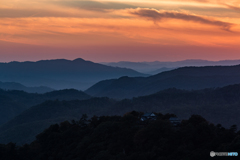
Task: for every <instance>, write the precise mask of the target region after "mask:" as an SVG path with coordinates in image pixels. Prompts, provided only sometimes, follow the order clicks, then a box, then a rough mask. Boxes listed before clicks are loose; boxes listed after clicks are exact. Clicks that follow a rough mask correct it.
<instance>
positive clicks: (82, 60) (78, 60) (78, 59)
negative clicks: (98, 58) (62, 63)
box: [73, 58, 86, 62]
mask: <svg viewBox="0 0 240 160" xmlns="http://www.w3.org/2000/svg"><path fill="white" fill-rule="evenodd" d="M73 62H86V61H85V60H84V59H82V58H77V59H74V60H73Z"/></svg>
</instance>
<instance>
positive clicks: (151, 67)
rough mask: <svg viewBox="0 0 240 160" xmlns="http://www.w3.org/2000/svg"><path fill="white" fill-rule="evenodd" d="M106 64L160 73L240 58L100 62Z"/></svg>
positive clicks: (217, 63)
mask: <svg viewBox="0 0 240 160" xmlns="http://www.w3.org/2000/svg"><path fill="white" fill-rule="evenodd" d="M102 64H105V65H108V66H114V67H123V68H131V69H133V70H136V71H138V72H141V73H147V74H151V73H155V74H157V73H160V72H162V71H167V70H170V69H174V68H179V67H186V66H232V65H238V64H240V60H222V61H207V60H201V59H188V60H183V61H176V62H159V61H154V62H129V61H121V62H106V63H102Z"/></svg>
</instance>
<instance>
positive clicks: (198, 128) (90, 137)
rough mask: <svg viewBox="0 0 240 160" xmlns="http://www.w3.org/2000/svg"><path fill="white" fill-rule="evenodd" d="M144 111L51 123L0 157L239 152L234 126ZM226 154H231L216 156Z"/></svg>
mask: <svg viewBox="0 0 240 160" xmlns="http://www.w3.org/2000/svg"><path fill="white" fill-rule="evenodd" d="M142 114H143V113H142V112H136V111H132V112H128V113H126V114H125V115H124V116H100V117H97V116H93V117H91V118H90V119H88V117H87V115H86V114H84V115H82V117H81V118H80V120H78V121H75V120H72V121H71V122H69V121H64V122H62V123H60V124H55V125H51V126H50V127H49V128H48V129H46V130H44V131H43V132H42V133H40V134H38V135H37V136H36V140H35V141H33V142H32V143H31V144H25V145H23V146H20V147H19V146H16V144H14V143H8V144H2V145H0V153H1V154H0V159H1V160H32V159H34V160H148V159H154V160H160V159H164V160H165V159H166V160H176V159H182V160H188V159H189V160H191V159H195V160H198V159H199V160H202V159H211V157H210V151H215V152H238V153H239V152H240V132H239V131H238V132H237V126H236V125H232V126H231V127H230V129H225V128H224V127H222V126H221V125H220V124H217V125H214V124H212V123H210V122H208V121H207V120H205V119H204V118H202V117H201V116H199V115H192V116H191V117H190V118H189V119H188V120H182V121H181V123H180V124H179V125H178V126H174V125H173V124H172V123H171V122H170V121H169V118H170V117H175V115H174V114H165V115H163V114H161V113H155V114H156V115H157V119H156V120H149V121H144V122H142V121H140V117H141V115H142ZM214 158H217V159H218V158H220V159H221V158H226V157H214Z"/></svg>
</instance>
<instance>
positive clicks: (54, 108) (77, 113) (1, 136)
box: [0, 84, 240, 144]
mask: <svg viewBox="0 0 240 160" xmlns="http://www.w3.org/2000/svg"><path fill="white" fill-rule="evenodd" d="M239 106H240V85H239V84H238V85H230V86H226V87H223V88H216V89H204V90H196V91H188V90H180V89H174V88H172V89H167V90H163V91H160V92H157V93H155V94H152V95H148V96H143V97H138V98H133V99H124V100H121V101H115V100H112V99H109V98H106V97H105V98H91V99H87V100H71V101H59V100H55V101H46V102H44V103H41V104H38V105H36V106H33V107H31V108H29V109H27V110H25V111H24V112H22V113H21V114H19V115H18V116H16V117H15V118H13V119H12V120H10V121H8V122H7V123H5V124H4V125H2V126H1V127H0V143H8V142H10V141H12V142H16V143H18V144H24V143H26V142H31V141H33V140H34V137H35V136H36V135H37V134H39V133H40V132H42V131H43V130H44V129H45V128H47V127H48V126H50V125H51V124H55V123H60V122H62V121H65V120H72V119H75V120H79V119H80V117H81V116H82V114H87V115H88V116H89V117H91V116H93V115H96V116H102V115H104V116H108V115H124V114H125V113H127V112H130V111H133V110H135V111H138V112H161V113H163V114H166V113H173V114H176V115H177V116H178V117H179V118H180V119H188V118H189V117H190V116H191V115H193V114H198V115H201V116H202V117H204V118H206V119H208V120H209V121H210V122H213V123H214V124H218V123H220V124H222V125H223V126H224V127H227V128H229V127H230V126H232V125H234V124H236V125H238V126H239V125H240V123H239V122H240V117H239V114H240V109H239Z"/></svg>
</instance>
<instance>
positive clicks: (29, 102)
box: [0, 89, 90, 125]
mask: <svg viewBox="0 0 240 160" xmlns="http://www.w3.org/2000/svg"><path fill="white" fill-rule="evenodd" d="M88 98H90V96H89V95H87V94H86V93H84V92H82V91H77V90H74V89H66V90H60V91H53V92H48V93H45V94H36V93H26V92H24V91H17V90H13V91H5V90H1V89H0V125H2V124H3V123H5V122H7V121H9V120H10V119H12V118H13V117H15V116H17V115H18V114H20V113H21V112H22V111H24V110H26V109H28V108H30V107H32V106H34V105H37V104H40V103H43V102H44V101H46V100H56V99H59V100H75V99H79V100H83V99H88Z"/></svg>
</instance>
